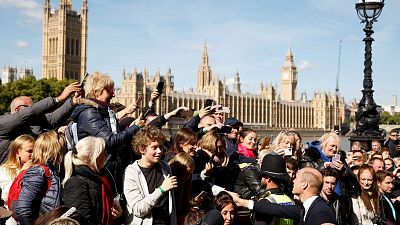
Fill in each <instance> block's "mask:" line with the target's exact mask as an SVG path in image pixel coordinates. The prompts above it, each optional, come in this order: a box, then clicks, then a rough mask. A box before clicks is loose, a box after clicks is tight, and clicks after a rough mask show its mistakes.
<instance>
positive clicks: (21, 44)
mask: <svg viewBox="0 0 400 225" xmlns="http://www.w3.org/2000/svg"><path fill="white" fill-rule="evenodd" d="M15 46H17V47H18V48H28V47H29V44H28V42H26V41H21V40H18V41H17V42H15Z"/></svg>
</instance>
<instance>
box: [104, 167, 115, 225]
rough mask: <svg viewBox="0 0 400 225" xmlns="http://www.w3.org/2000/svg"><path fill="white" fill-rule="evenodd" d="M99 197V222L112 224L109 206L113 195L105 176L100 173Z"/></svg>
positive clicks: (106, 224) (111, 203) (111, 204)
mask: <svg viewBox="0 0 400 225" xmlns="http://www.w3.org/2000/svg"><path fill="white" fill-rule="evenodd" d="M101 180H102V182H101V199H102V204H101V206H102V216H101V224H105V225H113V224H114V220H113V218H112V215H111V207H112V206H113V201H114V198H113V195H112V191H111V187H110V183H109V182H108V180H107V177H106V176H104V175H101Z"/></svg>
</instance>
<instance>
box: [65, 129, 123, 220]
mask: <svg viewBox="0 0 400 225" xmlns="http://www.w3.org/2000/svg"><path fill="white" fill-rule="evenodd" d="M104 147H105V144H104V140H103V139H102V138H96V137H90V136H89V137H85V138H83V139H81V140H80V141H79V142H78V143H77V144H76V149H74V150H73V151H69V152H68V153H67V154H66V155H65V160H64V166H65V178H64V180H63V182H62V184H63V186H64V191H63V200H64V204H65V205H66V206H69V207H75V208H76V210H77V212H78V213H79V214H80V215H81V216H82V217H84V218H85V220H86V222H87V224H88V225H91V224H94V225H95V224H105V225H107V224H113V218H114V217H115V218H116V217H118V216H119V215H121V213H122V210H121V209H120V207H118V206H117V205H116V206H115V207H114V206H113V198H114V197H113V193H112V189H111V186H110V182H109V181H108V180H104V182H103V180H102V176H101V173H100V171H101V170H102V169H103V167H104V161H105V150H104ZM102 194H105V195H104V196H102Z"/></svg>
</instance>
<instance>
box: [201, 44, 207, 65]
mask: <svg viewBox="0 0 400 225" xmlns="http://www.w3.org/2000/svg"><path fill="white" fill-rule="evenodd" d="M202 64H203V65H205V66H208V52H207V41H204V48H203V58H202Z"/></svg>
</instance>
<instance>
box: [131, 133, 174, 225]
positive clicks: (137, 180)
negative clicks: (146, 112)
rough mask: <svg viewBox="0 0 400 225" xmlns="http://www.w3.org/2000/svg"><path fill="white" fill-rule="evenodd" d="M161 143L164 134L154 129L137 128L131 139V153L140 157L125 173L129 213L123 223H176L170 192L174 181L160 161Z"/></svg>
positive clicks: (172, 195)
mask: <svg viewBox="0 0 400 225" xmlns="http://www.w3.org/2000/svg"><path fill="white" fill-rule="evenodd" d="M164 141H165V136H164V134H162V133H161V131H160V130H159V129H157V128H156V127H154V126H145V127H144V128H142V129H140V131H139V132H138V133H137V134H136V135H135V136H134V138H133V140H132V146H133V149H134V152H135V153H136V154H137V155H140V156H141V158H140V159H139V160H137V161H135V162H134V163H132V164H131V165H129V166H128V167H127V168H126V170H125V177H124V194H125V198H126V201H127V208H128V213H129V214H130V216H129V221H127V222H126V224H132V225H133V224H142V225H152V224H166V225H176V224H177V218H176V211H175V198H174V192H173V191H171V190H172V189H174V188H176V187H177V179H176V177H175V176H171V169H170V167H169V166H168V165H167V164H166V163H165V162H164V161H161V156H162V153H163V152H162V150H161V149H160V146H161V145H162V143H163V142H164Z"/></svg>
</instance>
